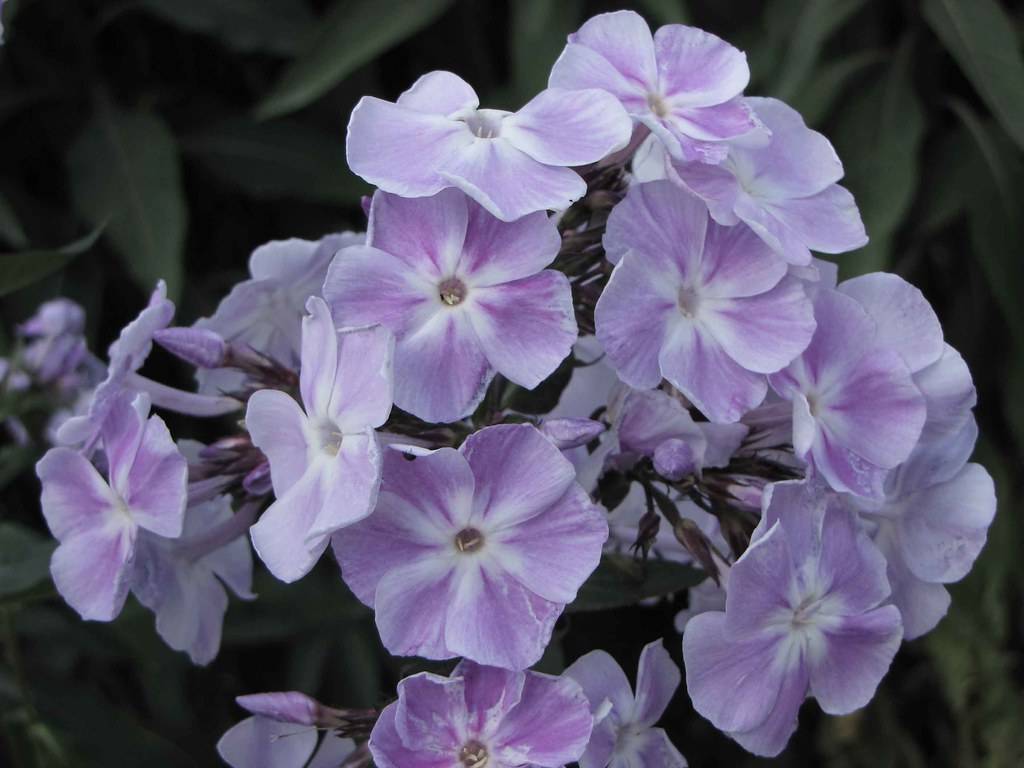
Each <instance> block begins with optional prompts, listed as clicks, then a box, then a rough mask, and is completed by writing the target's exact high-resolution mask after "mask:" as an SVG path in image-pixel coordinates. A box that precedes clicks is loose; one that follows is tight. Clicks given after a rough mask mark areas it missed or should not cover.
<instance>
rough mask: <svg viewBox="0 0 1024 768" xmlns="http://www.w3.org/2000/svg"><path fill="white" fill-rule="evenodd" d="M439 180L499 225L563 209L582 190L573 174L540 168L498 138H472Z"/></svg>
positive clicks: (455, 156) (541, 166)
mask: <svg viewBox="0 0 1024 768" xmlns="http://www.w3.org/2000/svg"><path fill="white" fill-rule="evenodd" d="M440 175H441V176H442V178H443V179H444V180H445V182H446V184H448V185H454V186H456V187H458V188H459V189H461V190H462V191H463V192H465V193H466V194H467V195H469V196H470V197H471V198H473V199H474V200H476V202H478V203H480V205H482V206H483V207H484V208H486V209H487V210H488V211H490V212H491V213H492V214H494V215H495V216H497V217H498V218H499V219H502V220H503V221H515V220H516V219H519V218H522V217H523V216H525V215H526V214H528V213H533V212H535V211H545V210H556V211H561V210H565V209H566V208H568V207H569V206H570V205H572V204H573V203H574V202H576V201H577V200H579V199H580V198H581V197H583V195H584V194H586V191H587V185H586V183H585V182H584V181H583V179H582V178H580V176H579V175H578V174H576V173H575V172H574V171H571V170H569V169H568V168H556V167H553V166H550V165H544V164H543V163H540V162H538V161H537V160H534V159H533V158H532V157H530V156H529V155H527V154H526V153H525V152H522V151H520V150H518V149H516V148H515V147H514V146H512V144H510V143H509V142H507V141H505V140H504V139H502V138H500V137H499V138H496V139H476V140H475V141H474V143H473V144H470V145H469V146H468V147H465V148H463V149H461V150H459V151H458V153H457V154H453V155H451V156H450V157H449V158H448V160H447V162H446V163H445V166H444V170H443V171H441V174H440Z"/></svg>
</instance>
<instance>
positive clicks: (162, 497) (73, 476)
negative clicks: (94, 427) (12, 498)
mask: <svg viewBox="0 0 1024 768" xmlns="http://www.w3.org/2000/svg"><path fill="white" fill-rule="evenodd" d="M148 413H149V400H148V399H147V398H146V397H145V395H140V396H137V398H136V399H135V402H134V403H133V397H132V395H131V394H130V393H127V392H122V393H120V394H119V395H118V396H117V397H116V398H114V400H113V402H111V403H110V404H109V405H108V407H107V413H106V415H105V417H104V419H103V423H102V427H101V433H100V434H101V436H102V438H103V446H104V453H105V455H106V462H107V465H108V468H109V469H108V473H107V477H108V479H107V480H104V479H103V478H102V477H101V476H100V473H99V472H98V471H97V470H96V468H95V467H94V466H93V465H92V464H91V463H90V462H89V460H88V459H86V458H85V456H83V455H82V454H81V453H78V452H76V451H73V450H71V449H68V448H52V449H50V450H49V451H47V452H46V455H45V456H43V458H42V459H41V460H40V461H39V463H38V464H37V465H36V474H37V475H38V476H39V480H40V482H41V483H42V486H43V493H42V508H43V516H44V517H45V518H46V524H47V525H48V526H49V527H50V531H51V533H53V535H54V537H55V538H56V539H57V540H58V541H59V542H60V546H58V547H57V549H56V551H55V552H54V553H53V558H52V560H51V561H50V573H51V574H52V576H53V581H54V584H55V585H56V586H57V591H58V592H60V594H61V596H63V598H64V599H65V600H66V601H67V603H68V604H69V605H70V606H71V607H72V608H74V609H75V610H76V611H78V613H80V614H81V615H82V618H85V619H93V620H97V621H111V620H112V619H114V618H115V617H116V616H117V615H118V614H119V613H120V612H121V608H122V607H124V602H125V599H126V598H127V596H128V589H129V586H130V585H131V577H132V570H133V565H134V560H135V556H136V549H137V544H138V539H139V536H140V532H142V531H148V532H150V533H154V534H156V535H158V536H164V537H166V538H172V539H173V538H177V537H178V536H180V535H181V531H182V525H183V521H184V514H185V502H186V485H187V482H188V477H187V475H188V466H187V464H186V462H185V459H184V457H182V455H181V454H180V453H179V452H178V448H177V447H176V446H175V444H174V441H173V440H172V439H171V435H170V433H169V432H168V431H167V427H166V426H165V425H164V422H163V421H162V420H161V419H160V417H158V416H151V417H149V418H148V419H147V418H146V416H147V414H148Z"/></svg>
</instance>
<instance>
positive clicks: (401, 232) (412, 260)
mask: <svg viewBox="0 0 1024 768" xmlns="http://www.w3.org/2000/svg"><path fill="white" fill-rule="evenodd" d="M468 225H469V202H468V201H467V200H466V196H465V195H464V194H462V193H460V192H459V191H458V190H455V189H446V190H444V191H442V192H439V193H437V194H436V195H433V196H431V197H428V198H417V199H406V198H404V197H399V196H397V195H388V194H385V193H383V192H377V193H376V194H374V196H373V202H372V203H371V206H370V225H369V231H368V232H367V237H366V241H367V245H370V246H373V247H374V248H377V249H379V250H382V251H386V252H387V253H390V254H391V255H392V256H393V257H394V258H396V259H399V260H400V261H402V262H403V263H404V264H406V265H407V268H409V269H411V270H412V271H413V272H414V273H415V274H416V275H417V276H420V277H422V278H423V279H424V280H428V281H434V282H435V284H436V281H439V280H443V279H444V278H446V277H450V276H451V275H452V273H453V272H454V270H455V266H456V265H457V264H458V263H459V256H460V255H461V254H462V246H463V243H464V242H465V240H466V228H467V227H468Z"/></svg>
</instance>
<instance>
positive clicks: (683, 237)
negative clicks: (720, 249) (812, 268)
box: [603, 181, 778, 282]
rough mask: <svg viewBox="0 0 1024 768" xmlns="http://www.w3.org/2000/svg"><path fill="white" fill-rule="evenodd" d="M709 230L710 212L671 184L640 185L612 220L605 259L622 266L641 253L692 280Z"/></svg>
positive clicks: (650, 261)
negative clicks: (626, 258)
mask: <svg viewBox="0 0 1024 768" xmlns="http://www.w3.org/2000/svg"><path fill="white" fill-rule="evenodd" d="M707 225H708V213H707V210H706V208H705V206H704V205H703V204H702V203H701V202H700V200H699V199H698V198H696V197H695V196H694V195H692V194H690V193H688V192H686V191H685V190H682V189H680V188H679V187H677V186H676V185H675V184H673V183H672V182H670V181H651V182H647V183H646V184H637V185H635V186H633V187H630V189H629V192H627V193H626V197H625V198H624V199H623V200H622V202H620V203H619V204H618V205H616V206H615V207H614V208H613V209H612V212H611V215H610V216H609V217H608V226H607V229H606V230H605V234H604V239H603V242H604V249H605V255H606V256H607V257H608V260H609V261H610V262H612V264H618V263H619V261H620V260H621V259H622V257H623V256H624V255H625V254H627V253H629V252H631V251H632V252H635V251H641V252H642V253H643V255H644V258H645V261H646V262H647V263H648V264H649V265H650V266H651V267H652V268H656V269H659V270H664V271H666V272H672V273H676V274H680V275H686V276H692V275H694V273H695V272H696V271H697V269H698V264H699V261H700V258H701V254H703V252H704V238H705V234H706V232H707ZM776 282H778V281H777V280H776Z"/></svg>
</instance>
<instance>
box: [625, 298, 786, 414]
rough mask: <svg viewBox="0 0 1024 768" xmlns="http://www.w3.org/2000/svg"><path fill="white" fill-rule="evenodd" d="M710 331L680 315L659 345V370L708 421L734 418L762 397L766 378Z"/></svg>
mask: <svg viewBox="0 0 1024 768" xmlns="http://www.w3.org/2000/svg"><path fill="white" fill-rule="evenodd" d="M638 314H639V313H638ZM713 332H714V331H713V329H708V328H706V327H704V326H703V325H702V324H695V323H693V322H690V321H687V320H684V319H683V318H682V316H680V317H679V319H678V320H676V322H675V327H674V328H673V329H672V331H671V332H670V335H669V336H668V339H667V340H666V342H665V345H664V346H663V347H662V349H661V352H660V355H659V364H660V367H661V372H662V373H663V374H664V375H665V378H666V379H668V380H669V381H670V382H672V384H673V385H674V386H675V387H677V388H678V389H679V390H680V391H681V392H682V393H683V394H684V395H686V397H687V398H688V399H689V400H690V402H692V403H693V404H694V405H695V406H696V407H697V409H698V410H700V412H701V413H703V414H704V415H705V416H707V418H708V419H710V420H711V421H716V422H734V421H738V420H739V418H740V417H741V416H742V415H743V414H744V413H746V412H747V411H749V410H750V409H751V408H753V407H754V406H756V405H758V404H759V403H760V402H761V401H762V400H764V396H765V393H766V392H767V391H768V384H767V380H766V379H765V378H764V376H762V375H759V374H756V373H752V372H751V371H748V370H746V369H745V368H743V367H742V366H741V365H740V364H739V363H737V362H736V361H734V360H733V359H732V358H731V357H730V356H729V355H728V353H727V352H726V350H725V349H724V348H723V347H722V345H721V344H719V342H718V341H717V340H716V339H715V337H714V336H713ZM609 354H610V353H609Z"/></svg>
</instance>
